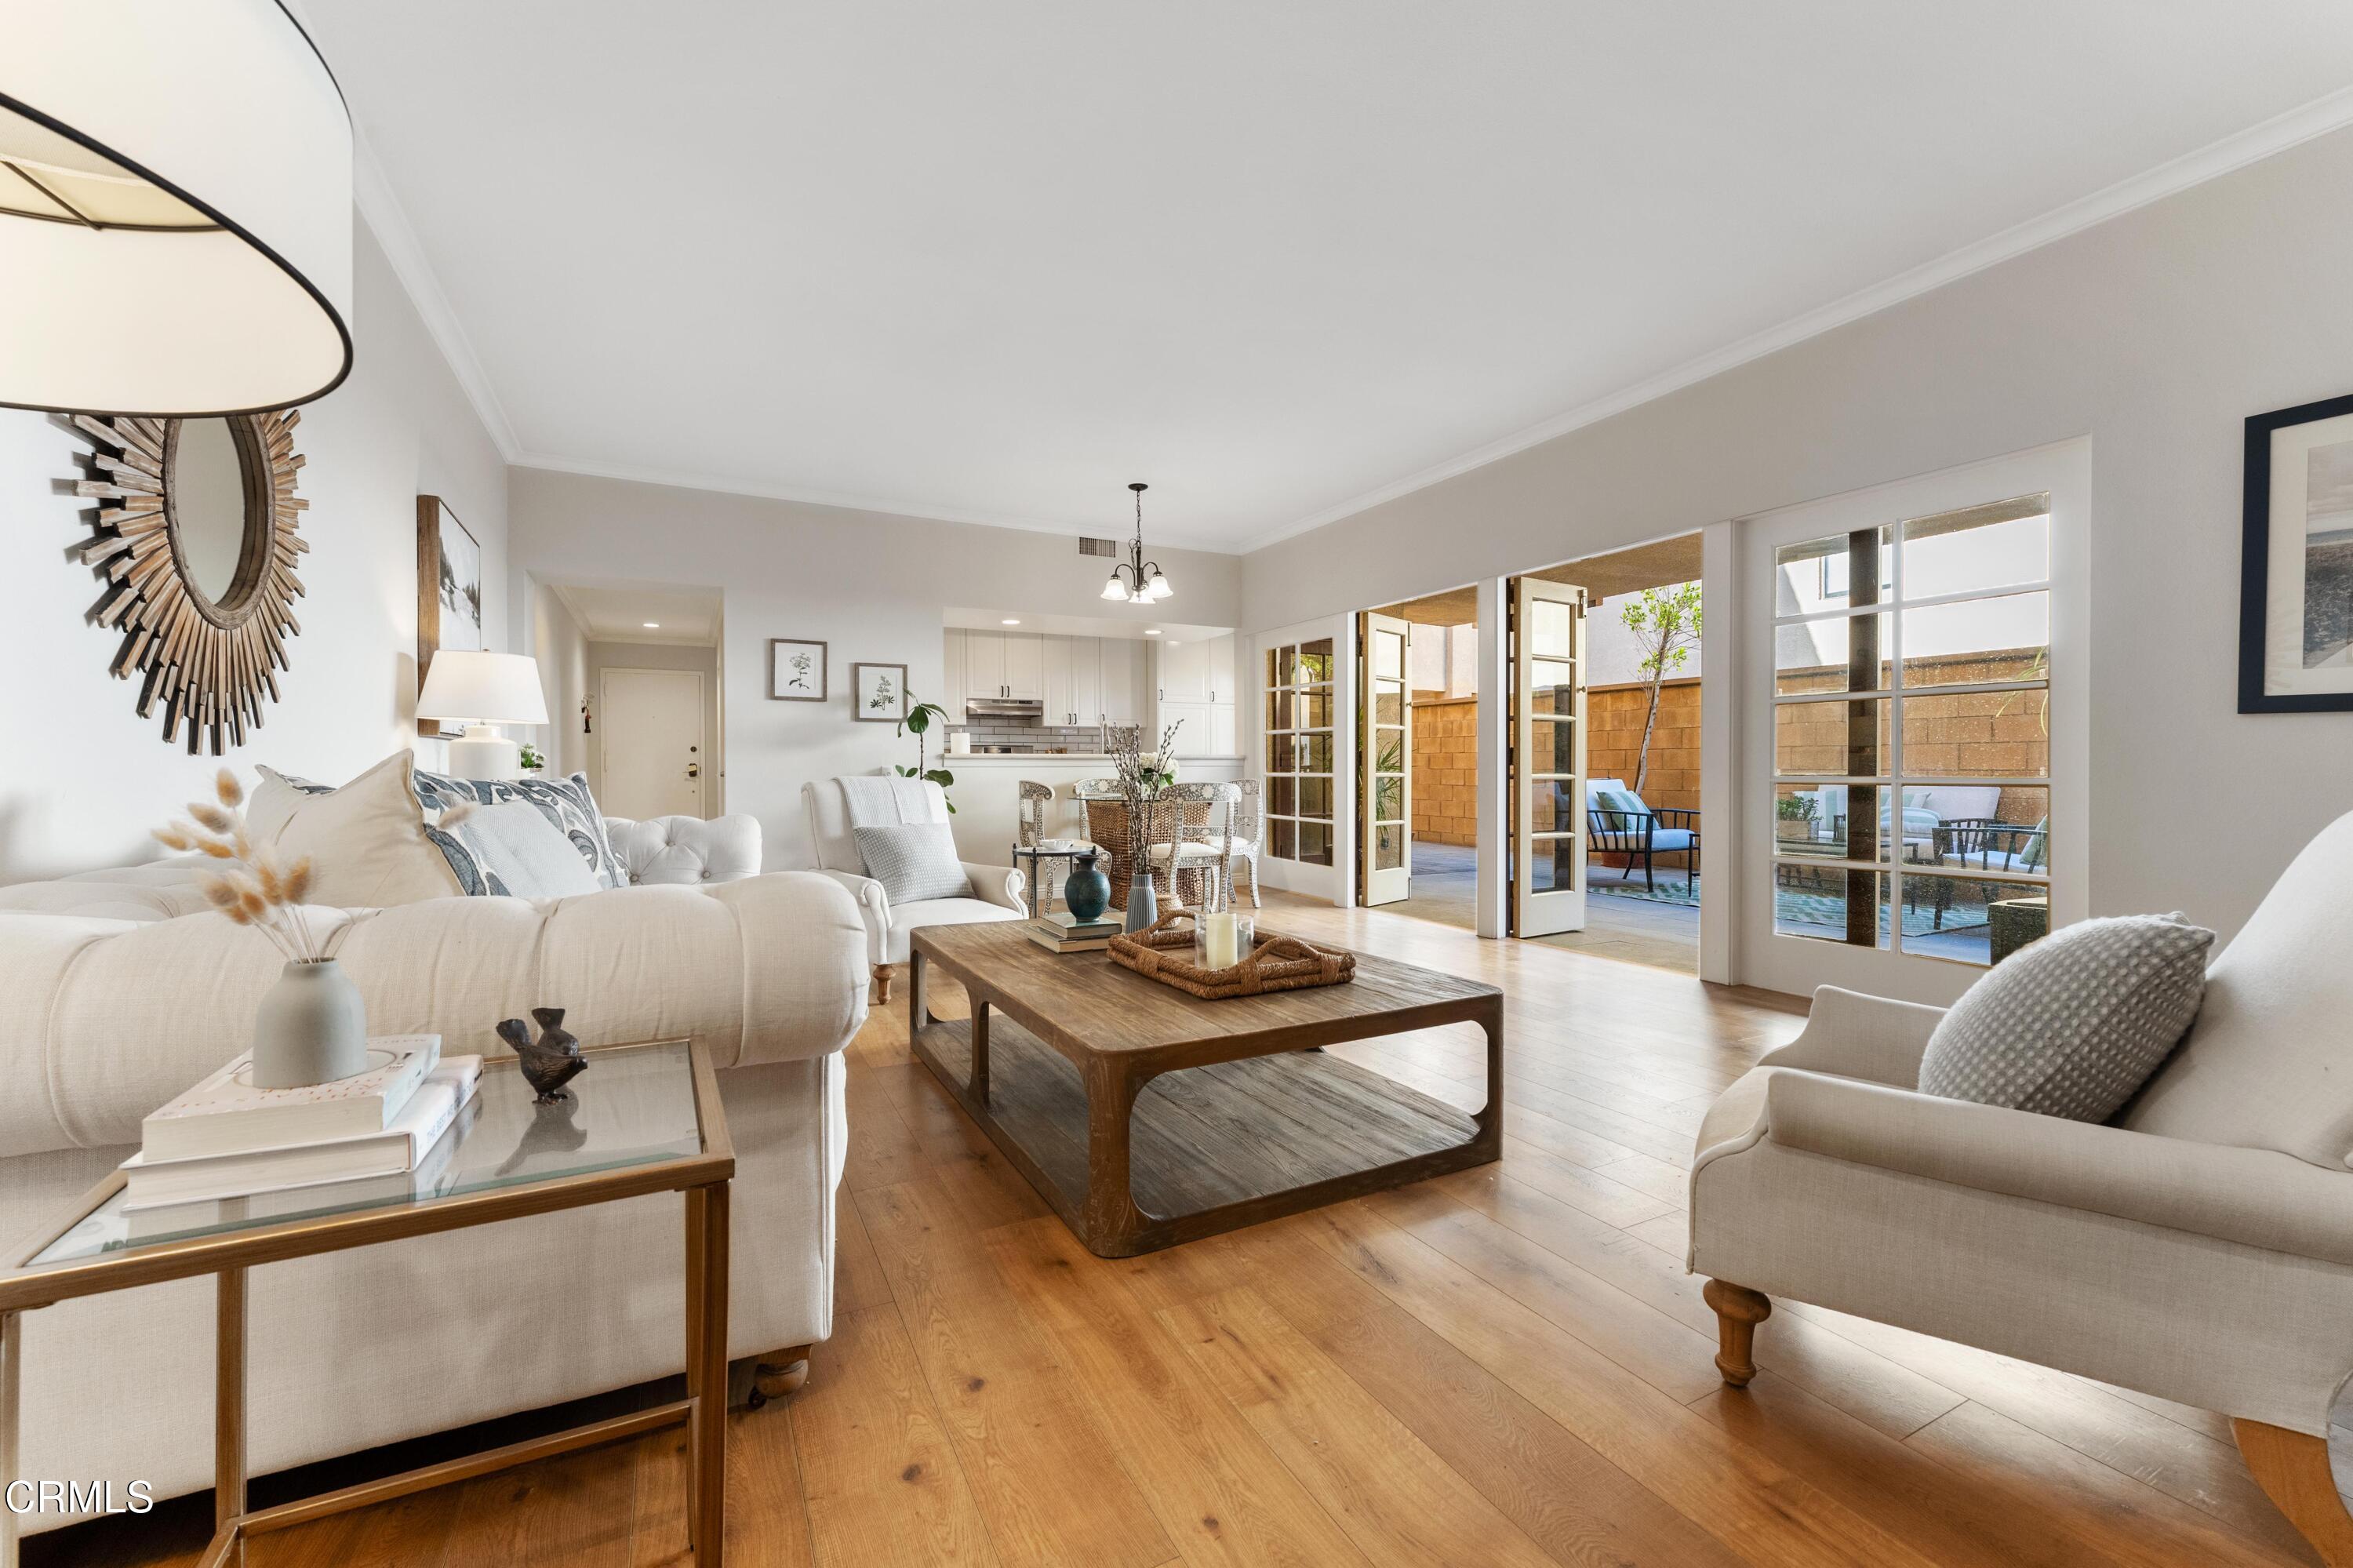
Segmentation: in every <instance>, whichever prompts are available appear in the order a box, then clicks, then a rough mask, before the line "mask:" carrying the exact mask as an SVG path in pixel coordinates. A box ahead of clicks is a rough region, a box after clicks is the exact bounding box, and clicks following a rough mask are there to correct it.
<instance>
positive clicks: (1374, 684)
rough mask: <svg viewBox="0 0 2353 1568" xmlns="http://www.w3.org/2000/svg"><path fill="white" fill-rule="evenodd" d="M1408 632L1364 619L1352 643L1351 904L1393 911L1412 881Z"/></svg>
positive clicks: (1386, 619)
mask: <svg viewBox="0 0 2353 1568" xmlns="http://www.w3.org/2000/svg"><path fill="white" fill-rule="evenodd" d="M1410 634H1411V629H1410V628H1409V626H1408V625H1407V623H1406V622H1404V621H1402V620H1398V619H1397V618H1396V617H1395V616H1388V615H1376V614H1374V613H1373V612H1372V611H1370V610H1366V612H1365V617H1364V623H1363V626H1362V628H1361V629H1360V633H1359V636H1358V638H1357V647H1358V649H1359V650H1360V651H1361V656H1362V657H1363V659H1364V662H1365V663H1364V671H1363V677H1362V680H1361V682H1360V683H1359V684H1358V686H1357V690H1358V692H1359V693H1360V694H1362V698H1363V702H1364V711H1363V712H1362V713H1361V714H1360V715H1358V716H1357V727H1356V734H1357V735H1358V736H1360V737H1362V738H1361V739H1359V741H1358V742H1357V756H1358V758H1359V759H1360V766H1359V767H1358V768H1357V777H1358V779H1361V780H1362V791H1361V793H1360V795H1359V803H1360V807H1361V810H1359V812H1358V814H1357V817H1356V821H1357V822H1358V824H1359V829H1358V831H1359V834H1360V837H1361V840H1362V842H1361V843H1360V844H1359V846H1358V853H1359V857H1360V858H1359V859H1358V861H1357V863H1358V864H1359V865H1360V866H1362V867H1363V868H1364V874H1363V880H1362V881H1361V882H1360V883H1359V884H1358V887H1359V888H1360V889H1361V891H1360V892H1359V893H1358V895H1357V901H1358V902H1359V903H1363V904H1395V903H1397V902H1398V900H1399V899H1401V898H1404V897H1405V896H1406V895H1407V894H1408V893H1409V891H1410V881H1411V877H1412V874H1413V693H1412V692H1411V691H1409V689H1408V688H1407V677H1406V669H1407V662H1406V640H1407V638H1408V637H1409V635H1410Z"/></svg>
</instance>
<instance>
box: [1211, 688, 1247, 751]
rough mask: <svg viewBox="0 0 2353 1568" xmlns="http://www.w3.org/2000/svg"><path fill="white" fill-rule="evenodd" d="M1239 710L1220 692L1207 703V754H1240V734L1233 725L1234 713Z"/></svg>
mask: <svg viewBox="0 0 2353 1568" xmlns="http://www.w3.org/2000/svg"><path fill="white" fill-rule="evenodd" d="M1239 711H1240V710H1239V709H1238V707H1237V706H1236V705H1234V704H1232V703H1229V702H1227V701H1225V700H1224V699H1223V696H1222V694H1221V695H1220V697H1219V700H1218V701H1217V702H1214V703H1211V704H1210V705H1209V747H1208V755H1209V756H1211V757H1239V756H1240V755H1241V749H1242V748H1241V736H1240V735H1239V734H1237V733H1236V731H1235V727H1234V715H1235V714H1236V713H1237V712H1239Z"/></svg>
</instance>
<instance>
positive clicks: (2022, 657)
mask: <svg viewBox="0 0 2353 1568" xmlns="http://www.w3.org/2000/svg"><path fill="white" fill-rule="evenodd" d="M1905 669H1906V671H1907V672H1908V675H1907V683H1908V685H1911V686H1923V685H1930V684H1959V683H1967V682H1971V681H2016V680H2021V679H2033V678H2036V677H2037V676H2039V675H2040V674H2041V665H2040V662H2039V661H2038V659H2037V657H2036V656H2035V652H2034V651H2032V650H2026V649H2018V650H2010V651H2007V652H1998V653H1989V654H1972V655H1968V656H1956V657H1951V658H1943V659H1920V660H1906V661H1905ZM1880 680H1881V682H1882V683H1883V685H1884V684H1886V683H1892V682H1893V681H1894V672H1893V670H1891V669H1889V668H1887V667H1886V666H1885V665H1884V664H1883V666H1882V668H1881V671H1880ZM1779 683H1780V689H1781V690H1782V691H1783V692H1785V693H1788V692H1802V691H1836V690H1839V689H1840V688H1841V687H1842V686H1843V685H1844V684H1845V683H1846V671H1845V670H1844V669H1843V668H1836V669H1831V668H1822V669H1806V670H1785V671H1783V672H1782V673H1781V674H1780V676H1779ZM2043 715H2044V697H2043V694H2042V693H2041V692H2031V691H2030V692H1975V693H1968V694H1956V695H1952V696H1937V695H1936V694H1933V693H1921V694H1916V695H1912V696H1909V697H1907V699H1906V700H1905V705H1904V767H1905V775H1906V776H1907V777H1909V778H1911V779H1914V780H1915V782H1918V783H1931V782H1933V781H1934V779H1935V778H1936V776H1938V775H1945V776H1948V777H1961V778H1968V777H1978V778H1986V779H2000V778H2005V777H2015V776H2019V775H2025V776H2029V777H2031V776H2035V775H2040V774H2042V773H2045V772H2047V771H2048V770H2049V768H2050V765H2051V763H2050V758H2051V737H2050V736H2049V735H2048V734H2046V733H2045V731H2044V727H2043V726H2044V717H2043ZM1775 717H1776V726H1775V733H1774V749H1775V753H1776V756H1777V758H1778V760H1777V763H1776V767H1777V768H1778V770H1779V771H1781V772H1784V773H1843V772H1845V771H1847V763H1846V760H1845V758H1846V754H1847V734H1846V724H1847V705H1846V704H1844V703H1803V704H1792V705H1788V706H1785V707H1781V708H1778V709H1777V710H1776V712H1775ZM1885 760H1886V759H1885V758H1880V759H1879V766H1880V767H1883V766H1884V763H1885ZM1866 770H1867V771H1877V770H1878V768H1866ZM1596 771H1599V769H1597V770H1596ZM1922 775H1926V776H1927V777H1926V778H1925V779H1924V778H1923V777H1922ZM2043 811H2044V803H2043V791H2042V788H2041V787H2040V786H2036V787H2034V788H2032V789H2004V790H2003V791H2002V793H2001V802H2000V807H1999V808H1998V810H1997V812H1996V815H1997V817H1998V818H1999V820H2000V821H2005V822H2032V821H2037V820H2039V819H2040V818H2041V817H2042V815H2043Z"/></svg>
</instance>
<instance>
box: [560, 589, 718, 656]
mask: <svg viewBox="0 0 2353 1568" xmlns="http://www.w3.org/2000/svg"><path fill="white" fill-rule="evenodd" d="M552 586H553V587H554V589H555V595H556V597H557V598H558V599H562V600H563V601H564V606H565V609H569V610H570V611H571V612H572V619H573V620H575V621H576V622H578V623H579V626H580V632H581V635H582V636H584V637H586V638H587V639H588V640H589V641H592V642H683V643H688V644H691V645H695V646H699V647H715V646H717V645H718V642H719V614H720V595H719V590H718V589H717V588H657V587H654V586H651V585H649V584H646V583H556V584H554V585H552ZM649 621H650V622H652V623H653V624H651V625H648V624H647V622H649Z"/></svg>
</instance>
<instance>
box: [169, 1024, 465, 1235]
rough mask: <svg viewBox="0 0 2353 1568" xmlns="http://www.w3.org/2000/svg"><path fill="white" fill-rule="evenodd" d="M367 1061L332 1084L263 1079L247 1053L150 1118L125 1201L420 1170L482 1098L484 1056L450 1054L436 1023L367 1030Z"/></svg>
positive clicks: (194, 1198)
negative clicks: (411, 1030)
mask: <svg viewBox="0 0 2353 1568" xmlns="http://www.w3.org/2000/svg"><path fill="white" fill-rule="evenodd" d="M368 1061H369V1065H368V1069H367V1071H365V1072H364V1073H357V1074H354V1075H352V1076H351V1077H348V1078H339V1079H337V1080H336V1081H335V1082H333V1083H331V1084H318V1085H313V1086H310V1087H308V1088H300V1089H257V1088H255V1087H254V1086H252V1081H251V1080H252V1072H251V1065H252V1060H251V1057H250V1055H249V1054H248V1055H243V1056H239V1057H237V1059H236V1060H235V1061H233V1062H231V1063H229V1065H227V1066H226V1067H223V1068H222V1069H221V1070H220V1071H219V1072H217V1073H215V1074H213V1075H212V1076H210V1077H208V1078H206V1079H205V1080H204V1081H203V1082H202V1083H200V1084H198V1085H196V1086H195V1087H194V1088H192V1089H190V1090H188V1091H187V1092H186V1093H185V1094H183V1095H181V1096H179V1097H177V1098H175V1099H174V1100H173V1101H172V1102H171V1103H170V1104H169V1105H167V1106H165V1107H164V1108H163V1109H161V1110H159V1111H157V1112H155V1113H154V1114H153V1116H150V1117H149V1118H147V1119H146V1121H145V1122H144V1123H143V1124H142V1128H141V1131H142V1139H141V1146H140V1150H139V1152H138V1153H137V1154H134V1155H132V1157H131V1158H130V1159H129V1160H125V1161H124V1162H123V1166H122V1169H123V1172H124V1176H125V1179H126V1181H127V1182H128V1190H127V1192H125V1193H124V1197H123V1206H124V1207H125V1208H126V1209H131V1210H139V1209H152V1208H159V1207H163V1206H165V1205H169V1204H175V1203H197V1202H221V1201H223V1200H226V1199H230V1198H243V1197H250V1196H253V1195H255V1194H257V1193H263V1192H282V1191H284V1190H286V1189H289V1188H295V1187H311V1186H317V1185H320V1184H322V1183H325V1182H331V1181H365V1180H380V1179H384V1178H394V1177H403V1176H420V1177H421V1176H422V1175H423V1174H424V1173H425V1172H426V1171H428V1170H429V1169H430V1168H431V1167H432V1166H433V1165H434V1164H435V1163H436V1161H435V1149H436V1146H437V1145H438V1143H440V1142H441V1141H442V1139H443V1135H444V1134H446V1133H447V1132H448V1130H449V1128H450V1127H451V1125H452V1124H453V1123H455V1122H456V1121H457V1119H458V1117H459V1112H460V1111H462V1110H464V1109H465V1108H466V1107H467V1105H468V1104H469V1103H470V1101H471V1100H472V1099H473V1097H474V1093H475V1089H476V1087H477V1086H478V1084H479V1083H480V1078H481V1072H482V1059H481V1058H480V1056H452V1057H449V1058H448V1059H447V1060H446V1061H445V1060H443V1059H442V1056H441V1036H439V1035H438V1034H402V1035H392V1036H386V1037H384V1038H380V1039H375V1040H371V1041H369V1042H368ZM450 1141H451V1142H453V1143H454V1141H455V1140H454V1139H453V1140H450ZM442 1163H446V1161H443V1162H442Z"/></svg>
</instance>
